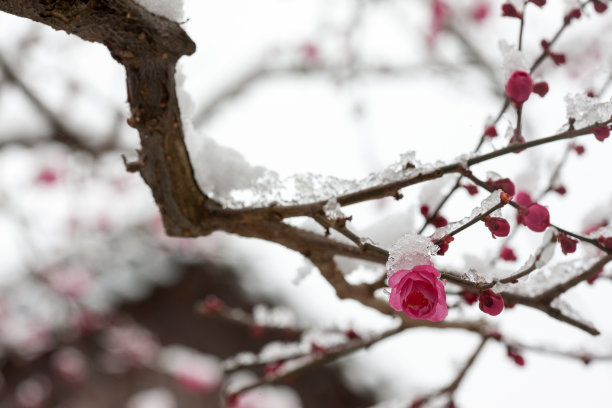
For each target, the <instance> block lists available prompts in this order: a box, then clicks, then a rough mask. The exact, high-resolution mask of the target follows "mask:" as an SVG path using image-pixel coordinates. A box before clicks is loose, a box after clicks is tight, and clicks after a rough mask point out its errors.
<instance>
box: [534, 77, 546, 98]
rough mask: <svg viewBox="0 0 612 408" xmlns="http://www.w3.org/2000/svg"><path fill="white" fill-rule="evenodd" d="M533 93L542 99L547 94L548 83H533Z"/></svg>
mask: <svg viewBox="0 0 612 408" xmlns="http://www.w3.org/2000/svg"><path fill="white" fill-rule="evenodd" d="M533 92H534V93H537V94H538V95H540V97H542V98H543V97H544V96H546V94H547V93H548V83H547V82H544V81H542V82H537V83H535V84H534V85H533Z"/></svg>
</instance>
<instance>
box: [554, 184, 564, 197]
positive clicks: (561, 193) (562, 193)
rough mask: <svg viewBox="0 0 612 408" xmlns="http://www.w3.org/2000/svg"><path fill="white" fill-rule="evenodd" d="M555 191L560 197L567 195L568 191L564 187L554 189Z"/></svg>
mask: <svg viewBox="0 0 612 408" xmlns="http://www.w3.org/2000/svg"><path fill="white" fill-rule="evenodd" d="M553 191H554V192H556V193H557V194H559V195H565V194H566V193H567V189H566V188H565V186H563V185H560V186H557V187H555V188H553Z"/></svg>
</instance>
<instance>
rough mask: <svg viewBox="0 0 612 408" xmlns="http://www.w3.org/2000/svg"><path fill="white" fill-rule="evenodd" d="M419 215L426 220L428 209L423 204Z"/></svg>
mask: <svg viewBox="0 0 612 408" xmlns="http://www.w3.org/2000/svg"><path fill="white" fill-rule="evenodd" d="M420 211H421V214H422V215H423V217H425V218H427V214H429V207H428V206H427V205H425V204H423V205H422V206H421V210H420Z"/></svg>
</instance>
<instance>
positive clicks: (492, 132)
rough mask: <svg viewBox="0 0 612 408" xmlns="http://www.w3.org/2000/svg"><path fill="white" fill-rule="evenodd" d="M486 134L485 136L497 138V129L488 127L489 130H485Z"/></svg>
mask: <svg viewBox="0 0 612 408" xmlns="http://www.w3.org/2000/svg"><path fill="white" fill-rule="evenodd" d="M484 134H485V136H489V137H496V136H497V129H495V126H493V125H491V126H487V128H486V129H485V132H484Z"/></svg>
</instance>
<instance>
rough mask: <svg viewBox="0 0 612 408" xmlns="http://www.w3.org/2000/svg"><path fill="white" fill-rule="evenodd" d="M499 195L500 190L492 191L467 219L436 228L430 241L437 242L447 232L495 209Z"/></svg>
mask: <svg viewBox="0 0 612 408" xmlns="http://www.w3.org/2000/svg"><path fill="white" fill-rule="evenodd" d="M501 193H502V190H501V189H498V190H495V191H493V192H492V193H491V194H489V196H488V197H487V198H485V199H484V200H482V201H481V203H480V205H479V206H478V207H475V208H474V209H472V213H471V214H470V215H469V216H468V217H465V218H463V219H462V220H461V221H457V222H451V223H449V224H447V225H445V226H444V227H440V228H437V229H436V230H435V231H434V233H433V234H432V235H431V237H430V239H431V240H432V241H437V240H439V239H440V238H442V237H443V236H445V235H447V234H448V233H449V232H451V231H453V230H455V229H457V228H459V227H461V226H463V225H465V224H467V223H468V222H470V221H471V220H473V219H474V218H476V217H478V216H480V215H482V214H484V213H486V212H487V211H489V210H490V209H492V208H493V207H495V206H496V205H497V204H499V203H500V201H501Z"/></svg>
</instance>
